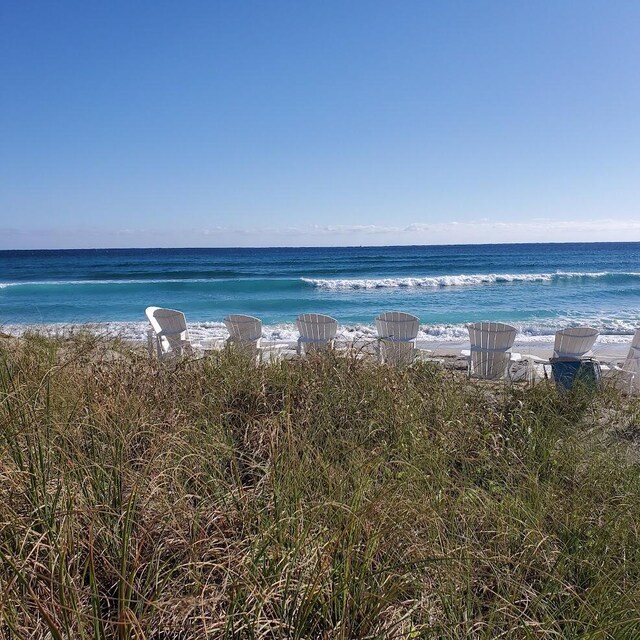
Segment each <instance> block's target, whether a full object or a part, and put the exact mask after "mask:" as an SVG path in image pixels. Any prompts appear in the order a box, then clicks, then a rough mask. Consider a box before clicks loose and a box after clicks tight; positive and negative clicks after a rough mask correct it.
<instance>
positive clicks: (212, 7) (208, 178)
mask: <svg viewBox="0 0 640 640" xmlns="http://www.w3.org/2000/svg"><path fill="white" fill-rule="evenodd" d="M639 33H640V2H639V1H638V0H631V1H625V0H601V1H597V2H596V1H593V0H549V1H545V0H535V1H525V0H501V1H498V0H492V1H484V0H468V1H455V0H447V1H445V0H441V1H436V0H415V1H413V0H388V1H386V2H380V1H376V0H367V1H355V0H315V1H312V0H295V1H286V2H285V1H280V0H256V1H245V0H228V1H224V2H223V1H212V0H207V1H202V2H199V1H181V2H178V1H177V0H176V1H173V2H164V1H158V0H153V1H148V2H147V1H142V0H135V1H131V0H126V1H118V0H109V1H107V2H87V0H78V1H76V2H72V1H68V0H56V1H55V2H53V1H51V0H47V1H42V2H37V1H32V0H24V1H17V2H11V1H10V0H0V167H1V169H0V248H6V249H8V248H30V247H34V248H46V247H52V248H54V247H105V246H106V247H109V246H111V247H118V246H137V247H142V246H251V245H253V246H268V245H334V244H335V245H344V244H347V245H348V244H436V243H455V242H510V241H526V240H532V241H556V240H557V241H565V240H569V241H570V240H640V36H639V35H638V34H639Z"/></svg>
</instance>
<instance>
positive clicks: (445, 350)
mask: <svg viewBox="0 0 640 640" xmlns="http://www.w3.org/2000/svg"><path fill="white" fill-rule="evenodd" d="M188 326H189V332H190V335H191V339H192V342H194V343H207V342H215V341H219V340H221V339H222V340H224V339H226V338H227V337H228V332H227V330H226V327H225V326H224V323H222V322H200V323H198V322H195V323H188ZM448 327H449V329H450V330H451V331H450V333H449V334H447V335H430V334H429V333H428V330H429V325H422V326H421V330H420V332H419V334H418V339H417V341H416V346H417V347H418V348H419V349H424V350H430V351H431V352H432V355H433V356H435V357H453V356H460V352H461V351H462V350H463V349H468V348H469V340H468V338H466V337H465V336H464V333H466V329H464V327H460V326H458V325H448ZM148 328H149V325H148V323H147V322H144V321H140V322H136V321H128V322H127V321H125V322H96V323H48V324H45V323H43V324H7V325H0V335H8V336H12V337H20V336H22V335H24V334H25V333H27V332H35V333H42V334H44V335H50V336H51V335H65V334H67V335H68V334H72V333H75V332H78V331H90V332H93V333H95V334H96V335H104V336H105V337H120V338H122V339H124V340H126V341H127V342H131V343H133V344H139V345H142V344H146V341H147V330H148ZM425 329H426V331H425ZM297 335H298V332H297V329H296V327H295V324H293V323H286V324H285V323H283V324H277V325H264V327H263V340H264V342H265V343H268V344H272V345H278V346H281V345H288V346H295V343H296V340H297ZM632 337H633V333H628V334H627V333H610V334H607V333H603V334H601V335H599V336H598V339H597V341H596V344H595V346H594V348H593V357H594V358H595V359H597V360H603V361H609V360H611V361H613V360H624V358H625V357H626V354H627V352H628V350H629V345H630V343H631V339H632ZM375 339H376V330H375V327H374V326H373V325H363V324H354V325H340V327H339V330H338V336H337V342H338V344H343V345H354V344H356V345H357V344H361V345H365V344H366V343H368V342H371V341H375ZM553 342H554V335H552V334H549V335H543V336H527V335H522V334H519V335H518V336H517V337H516V341H515V343H514V345H513V348H512V351H513V352H517V353H520V354H521V355H522V356H523V357H525V356H527V355H532V356H537V357H541V358H549V357H551V355H552V352H553Z"/></svg>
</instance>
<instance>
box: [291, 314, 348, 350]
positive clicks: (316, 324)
mask: <svg viewBox="0 0 640 640" xmlns="http://www.w3.org/2000/svg"><path fill="white" fill-rule="evenodd" d="M296 325H297V327H298V332H299V333H300V337H299V338H298V346H297V351H298V354H300V355H303V354H305V353H309V352H310V351H316V350H321V349H326V348H327V347H330V346H333V341H334V339H335V337H336V333H337V332H338V321H337V320H336V319H335V318H332V317H331V316H325V315H323V314H321V313H303V314H301V315H299V316H298V318H297V319H296Z"/></svg>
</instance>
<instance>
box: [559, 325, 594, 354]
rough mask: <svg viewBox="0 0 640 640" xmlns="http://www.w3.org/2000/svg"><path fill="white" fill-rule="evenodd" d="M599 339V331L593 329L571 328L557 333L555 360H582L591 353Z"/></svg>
mask: <svg viewBox="0 0 640 640" xmlns="http://www.w3.org/2000/svg"><path fill="white" fill-rule="evenodd" d="M597 337H598V330H597V329H593V328H592V327H570V328H568V329H561V330H560V331H556V339H555V342H554V344H553V355H554V357H555V358H582V357H583V356H584V355H585V353H588V352H589V351H591V347H593V345H594V343H595V341H596V338H597Z"/></svg>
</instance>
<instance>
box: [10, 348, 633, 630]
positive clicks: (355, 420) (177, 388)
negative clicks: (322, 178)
mask: <svg viewBox="0 0 640 640" xmlns="http://www.w3.org/2000/svg"><path fill="white" fill-rule="evenodd" d="M2 345H3V346H1V347H0V637H3V638H30V639H31V638H65V639H66V638H74V639H75V638H92V639H100V638H120V639H125V638H131V639H134V638H135V639H142V638H149V639H155V640H170V639H176V640H177V639H182V638H184V639H187V638H236V637H237V638H497V637H505V638H546V637H549V638H559V637H560V638H638V637H640V473H639V471H640V466H639V465H638V464H637V462H636V461H635V459H634V458H633V456H630V455H629V451H628V446H627V445H628V443H629V441H630V440H632V439H633V438H636V437H637V435H638V431H639V430H640V427H639V426H638V425H639V420H640V404H638V401H633V400H625V399H623V398H620V397H619V396H617V395H616V393H615V392H614V391H612V390H605V391H604V392H601V393H599V394H598V395H597V396H596V397H592V396H589V395H588V394H585V393H580V392H579V391H578V392H576V393H573V394H565V395H563V396H558V395H557V394H556V392H555V390H554V389H553V388H552V387H551V386H550V385H548V384H546V383H543V384H539V385H537V386H536V387H533V388H526V387H515V388H513V389H507V388H503V387H500V386H495V385H487V384H483V383H479V382H473V381H469V380H466V379H465V378H464V377H463V376H461V375H459V374H456V373H455V372H451V371H447V370H441V369H438V368H436V367H434V366H432V365H428V364H422V365H417V366H415V367H411V368H409V369H404V370H394V369H391V368H386V367H380V366H377V365H376V366H373V365H371V364H368V363H366V362H361V361H359V360H357V359H355V358H348V357H346V358H345V357H338V356H336V355H333V354H328V355H326V356H323V357H314V358H308V359H305V360H300V361H291V362H283V363H280V364H273V365H270V366H259V367H254V366H251V365H250V364H249V363H248V362H247V361H246V360H245V359H243V358H242V357H240V356H238V355H234V354H233V353H221V354H219V355H215V356H212V357H208V358H205V359H201V360H193V361H182V362H175V363H165V364H160V363H158V362H155V361H152V360H149V359H148V358H147V357H146V354H144V353H142V352H137V351H136V350H134V349H130V348H128V347H126V346H125V345H123V344H118V343H117V342H107V341H105V340H100V339H95V338H91V337H88V336H77V337H75V338H73V339H71V340H54V339H44V338H42V337H38V336H30V337H26V338H24V339H22V340H20V341H10V340H4V341H3V342H2ZM625 443H626V444H625Z"/></svg>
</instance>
